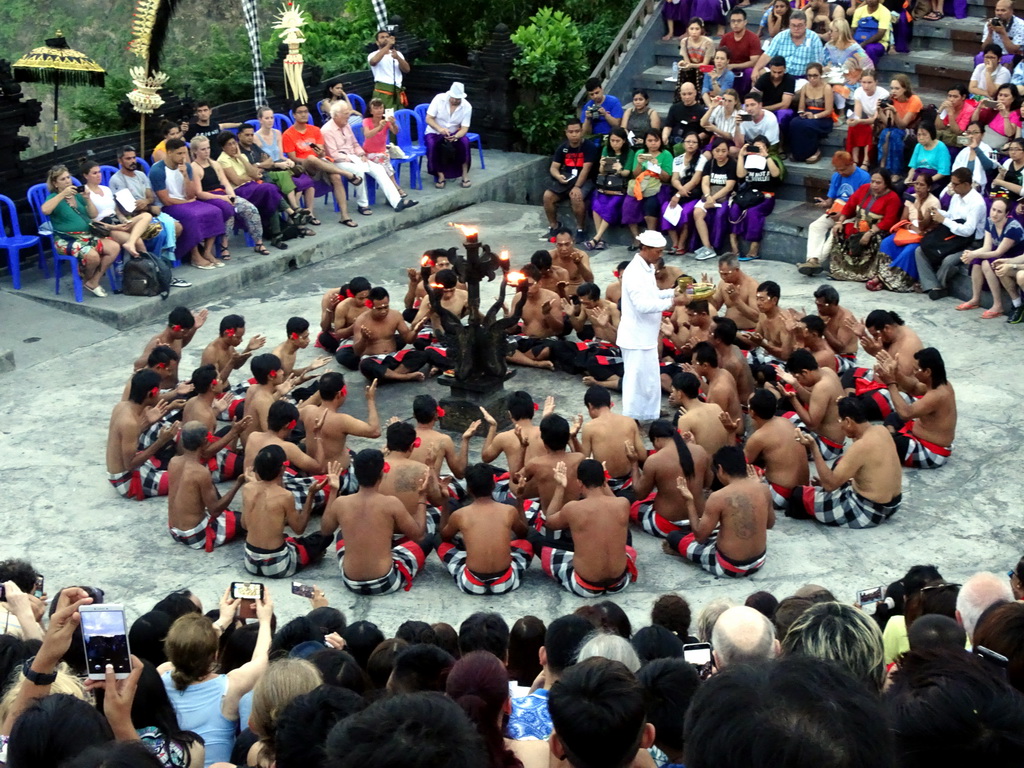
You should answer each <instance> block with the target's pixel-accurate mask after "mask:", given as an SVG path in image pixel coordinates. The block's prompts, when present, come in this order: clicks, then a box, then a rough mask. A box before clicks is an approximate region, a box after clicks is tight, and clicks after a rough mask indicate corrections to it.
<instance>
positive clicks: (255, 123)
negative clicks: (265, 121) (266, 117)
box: [245, 120, 260, 131]
mask: <svg viewBox="0 0 1024 768" xmlns="http://www.w3.org/2000/svg"><path fill="white" fill-rule="evenodd" d="M245 124H246V125H251V126H252V129H253V130H254V131H258V130H259V129H260V121H259V120H246V121H245Z"/></svg>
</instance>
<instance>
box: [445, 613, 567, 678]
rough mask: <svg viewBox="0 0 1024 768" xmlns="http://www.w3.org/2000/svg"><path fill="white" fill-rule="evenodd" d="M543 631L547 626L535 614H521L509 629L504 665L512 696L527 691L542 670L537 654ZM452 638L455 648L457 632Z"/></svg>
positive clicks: (545, 630)
mask: <svg viewBox="0 0 1024 768" xmlns="http://www.w3.org/2000/svg"><path fill="white" fill-rule="evenodd" d="M452 632H453V633H454V632H455V630H454V629H453V630H452ZM545 632H547V627H546V626H545V625H544V622H543V621H541V620H540V619H538V618H537V617H536V616H522V617H520V618H519V619H517V620H516V622H515V623H514V624H513V625H512V627H511V629H509V632H508V663H507V664H506V667H507V668H508V676H509V683H510V685H511V692H512V694H513V695H514V696H517V695H519V694H522V693H523V692H524V691H529V690H530V686H531V685H532V684H533V681H534V680H536V679H537V677H539V676H540V674H541V673H542V672H543V671H544V667H543V665H542V664H541V663H540V658H539V656H540V650H541V648H543V647H544V634H545ZM454 639H455V646H456V650H457V648H458V635H457V634H456V635H455V638H454ZM495 658H497V657H495Z"/></svg>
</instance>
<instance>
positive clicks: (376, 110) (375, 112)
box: [363, 99, 407, 197]
mask: <svg viewBox="0 0 1024 768" xmlns="http://www.w3.org/2000/svg"><path fill="white" fill-rule="evenodd" d="M367 106H369V108H370V116H369V117H367V118H364V119H363V149H364V150H365V151H366V159H367V160H369V161H370V162H371V163H378V164H379V165H381V166H383V168H384V170H385V171H387V174H388V176H390V177H391V178H392V179H395V168H394V166H393V165H391V155H389V154H388V142H389V141H391V137H392V136H397V135H398V123H397V122H396V121H395V118H394V116H393V115H391V116H387V117H385V115H384V102H383V101H381V100H380V99H371V100H370V103H369V104H368V105H367ZM395 185H396V186H398V194H399V195H400V196H402V197H406V196H407V195H406V193H405V190H403V189H402V185H401V184H399V183H398V179H395Z"/></svg>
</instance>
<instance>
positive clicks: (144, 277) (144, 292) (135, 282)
mask: <svg viewBox="0 0 1024 768" xmlns="http://www.w3.org/2000/svg"><path fill="white" fill-rule="evenodd" d="M121 292H122V293H123V294H125V295H126V296H160V298H161V299H164V300H166V299H167V295H168V294H169V293H170V292H171V265H170V264H168V263H167V260H166V259H164V258H162V257H160V256H154V255H153V254H151V253H141V254H139V258H137V259H133V258H129V259H128V261H126V262H125V265H124V273H123V275H122V277H121Z"/></svg>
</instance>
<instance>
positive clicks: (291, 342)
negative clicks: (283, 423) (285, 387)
mask: <svg viewBox="0 0 1024 768" xmlns="http://www.w3.org/2000/svg"><path fill="white" fill-rule="evenodd" d="M285 334H286V335H287V338H286V339H285V340H284V341H282V342H281V343H280V344H278V345H277V346H276V347H274V351H273V354H275V355H277V357H278V359H280V361H281V369H282V370H283V371H284V376H285V378H288V377H289V376H292V375H294V376H295V378H296V382H295V385H296V386H297V387H298V386H301V385H302V384H305V383H306V382H307V381H309V380H310V379H312V378H315V377H316V376H317V375H318V374H314V373H313V371H315V370H318V369H319V368H323V367H324V366H325V365H327V364H328V363H329V362H331V358H330V357H326V356H321V357H318V358H316V359H315V360H314V361H313V362H311V363H310V364H309V365H307V366H305V367H303V368H299V369H298V370H295V358H296V356H297V355H298V352H299V350H300V349H305V348H306V347H308V346H309V320H307V319H306V318H304V317H289V318H288V322H287V324H285ZM307 389H308V390H309V393H308V394H306V393H305V391H304V390H300V391H299V392H295V393H293V397H294V398H295V399H296V400H300V401H301V400H305V399H307V398H309V397H311V396H312V395H313V394H314V393H315V392H316V390H317V387H316V385H315V384H314V385H311V386H310V387H307Z"/></svg>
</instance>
